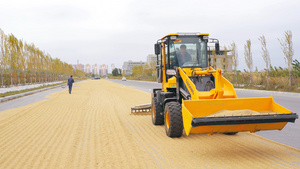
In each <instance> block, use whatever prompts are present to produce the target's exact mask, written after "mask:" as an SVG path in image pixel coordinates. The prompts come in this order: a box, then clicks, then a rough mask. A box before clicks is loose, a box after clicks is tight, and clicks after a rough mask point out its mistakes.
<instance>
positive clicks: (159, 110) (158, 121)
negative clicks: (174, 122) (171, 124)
mask: <svg viewBox="0 0 300 169" xmlns="http://www.w3.org/2000/svg"><path fill="white" fill-rule="evenodd" d="M151 112H152V113H151V117H152V123H153V124H154V125H163V124H164V115H163V107H162V105H160V104H159V103H158V101H157V98H156V97H154V98H152V105H151Z"/></svg>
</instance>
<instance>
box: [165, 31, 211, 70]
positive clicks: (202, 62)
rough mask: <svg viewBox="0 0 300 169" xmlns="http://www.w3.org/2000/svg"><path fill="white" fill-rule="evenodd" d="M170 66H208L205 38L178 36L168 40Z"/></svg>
mask: <svg viewBox="0 0 300 169" xmlns="http://www.w3.org/2000/svg"><path fill="white" fill-rule="evenodd" d="M169 47H170V48H169V49H170V66H171V68H174V67H175V66H177V67H201V68H205V67H208V66H207V65H208V61H207V40H203V39H201V38H200V37H180V36H178V37H177V39H174V40H170V44H169Z"/></svg>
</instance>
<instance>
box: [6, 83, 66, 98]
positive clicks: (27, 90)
mask: <svg viewBox="0 0 300 169" xmlns="http://www.w3.org/2000/svg"><path fill="white" fill-rule="evenodd" d="M62 84H66V82H61V83H57V84H52V85H43V86H40V87H36V88H32V89H25V90H20V91H11V92H6V93H0V97H6V96H12V95H15V94H20V93H25V92H29V91H34V90H39V89H44V88H48V87H53V86H59V85H62Z"/></svg>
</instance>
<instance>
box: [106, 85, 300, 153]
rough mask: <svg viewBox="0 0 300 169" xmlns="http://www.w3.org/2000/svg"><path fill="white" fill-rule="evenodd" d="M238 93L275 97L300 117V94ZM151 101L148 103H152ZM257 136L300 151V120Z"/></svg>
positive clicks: (240, 91)
mask: <svg viewBox="0 0 300 169" xmlns="http://www.w3.org/2000/svg"><path fill="white" fill-rule="evenodd" d="M111 81H113V82H115V83H119V84H122V85H126V86H132V87H135V88H136V89H139V90H142V91H145V92H149V93H151V92H152V89H153V88H161V83H156V82H144V81H133V80H128V81H120V80H111ZM236 93H237V95H238V97H239V98H250V97H270V95H273V98H274V100H275V102H277V103H279V104H280V105H282V106H284V107H286V108H287V109H289V110H291V111H292V112H294V113H297V114H298V116H300V94H288V93H286V94H284V93H282V92H267V91H265V92H264V91H257V90H244V89H236ZM150 101H151V100H149V101H148V102H149V103H150ZM256 134H258V135H260V136H263V137H265V138H268V139H271V140H274V141H276V142H280V143H283V144H286V145H289V146H292V147H295V148H298V149H300V119H297V120H296V122H295V123H288V124H287V125H286V126H285V127H284V128H283V130H282V131H276V130H272V131H261V132H256Z"/></svg>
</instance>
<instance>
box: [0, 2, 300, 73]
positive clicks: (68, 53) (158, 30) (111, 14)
mask: <svg viewBox="0 0 300 169" xmlns="http://www.w3.org/2000/svg"><path fill="white" fill-rule="evenodd" d="M299 11H300V1H298V0H289V1H284V0H263V1H262V0H251V1H244V0H214V1H212V0H211V1H207V0H185V1H182V0H171V1H170V0H151V1H142V0H108V1H103V0H97V1H96V0H95V1H94V0H85V1H82V0H80V1H77V0H70V1H68V0H51V1H43V0H1V1H0V28H1V29H2V30H3V31H4V32H5V34H10V33H12V34H14V35H15V36H16V37H17V38H18V39H23V40H25V41H26V42H28V43H34V44H35V45H36V46H37V47H39V48H40V49H41V50H43V51H45V52H47V53H50V55H51V56H52V58H60V59H61V60H62V61H64V62H67V63H69V64H75V63H76V62H77V60H79V62H80V63H82V64H87V63H89V64H94V63H96V64H107V65H109V68H110V65H111V64H112V63H114V64H115V65H116V67H118V68H122V64H123V62H124V61H128V60H133V61H146V57H147V55H148V54H153V53H154V49H153V46H154V43H155V42H156V41H157V39H159V38H161V37H163V36H164V35H166V34H169V33H176V32H202V33H209V34H210V37H213V38H217V39H219V41H220V45H221V46H224V45H226V46H228V45H230V43H231V42H233V41H234V42H236V44H237V47H238V50H239V51H238V54H239V62H240V64H239V69H240V70H243V69H247V67H246V64H245V59H244V44H246V40H248V39H251V41H252V55H253V63H254V69H255V67H256V66H257V67H258V69H259V70H261V69H263V68H264V67H265V63H264V60H263V59H262V57H261V49H260V48H261V44H260V42H259V40H258V38H259V36H261V35H265V37H266V40H267V48H268V50H269V53H270V57H271V62H272V65H274V66H281V67H286V63H285V61H284V55H283V53H282V50H281V46H280V43H279V41H278V38H280V39H282V38H283V36H284V35H283V34H284V31H286V30H291V31H292V33H293V43H294V44H293V47H294V59H297V60H299V61H300V56H299V53H300V46H299V45H300V36H299V35H300V17H299Z"/></svg>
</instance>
